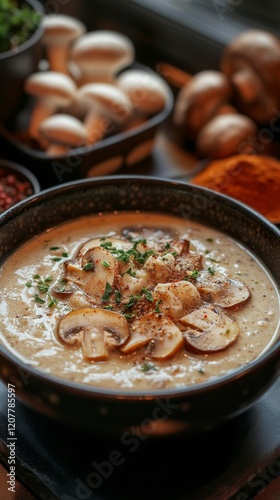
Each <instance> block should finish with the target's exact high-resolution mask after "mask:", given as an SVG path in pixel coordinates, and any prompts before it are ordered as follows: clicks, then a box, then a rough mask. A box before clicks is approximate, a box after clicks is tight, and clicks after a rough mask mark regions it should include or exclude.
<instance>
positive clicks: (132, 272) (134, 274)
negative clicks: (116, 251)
mask: <svg viewBox="0 0 280 500" xmlns="http://www.w3.org/2000/svg"><path fill="white" fill-rule="evenodd" d="M124 274H129V276H132V277H133V278H135V276H136V273H135V272H134V271H132V269H131V267H130V268H129V269H128V270H127V271H125V273H123V275H124ZM123 275H122V276H123Z"/></svg>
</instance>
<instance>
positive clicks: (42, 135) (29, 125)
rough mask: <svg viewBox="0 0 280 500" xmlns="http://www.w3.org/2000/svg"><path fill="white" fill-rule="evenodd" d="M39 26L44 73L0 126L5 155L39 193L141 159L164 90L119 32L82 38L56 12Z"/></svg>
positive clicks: (163, 103) (76, 26) (77, 26)
mask: <svg viewBox="0 0 280 500" xmlns="http://www.w3.org/2000/svg"><path fill="white" fill-rule="evenodd" d="M43 27H44V35H43V44H44V46H45V53H46V58H47V61H48V62H47V63H46V64H47V70H42V71H38V72H37V73H35V74H33V75H30V76H29V77H28V78H27V80H26V81H25V84H24V92H25V95H26V101H25V106H24V108H22V109H21V110H20V111H18V114H17V115H16V117H15V120H14V121H13V124H12V125H9V126H8V125H7V124H6V125H1V128H0V144H1V145H2V147H4V149H5V151H6V152H7V154H8V155H10V154H12V155H13V158H15V155H16V158H17V159H18V161H20V162H21V163H23V164H25V165H26V166H28V168H29V169H30V170H32V171H33V173H34V174H36V176H37V177H38V179H39V180H40V183H41V185H42V186H43V187H49V186H52V185H56V184H58V183H61V182H68V181H71V180H74V179H79V178H84V177H91V176H98V175H102V174H105V175H106V174H108V173H113V172H114V171H116V170H118V169H119V168H120V167H122V166H123V165H126V166H133V165H134V164H135V163H137V162H139V161H141V160H143V159H144V158H145V157H147V156H148V155H149V154H150V153H151V151H152V148H153V142H154V138H155V134H156V131H157V129H158V127H159V126H160V125H161V124H162V123H163V121H164V120H165V119H166V118H167V117H168V115H169V114H170V112H171V110H172V107H173V96H172V93H171V90H170V89H169V87H168V85H167V84H166V83H165V82H164V80H163V79H161V77H159V76H158V75H157V74H156V73H155V72H153V71H152V70H151V69H149V68H146V67H144V66H142V65H140V64H137V63H135V53H134V47H133V44H132V42H131V41H130V39H129V38H128V37H126V36H125V35H123V34H121V33H117V32H113V31H95V32H90V33H86V28H85V26H84V25H83V23H81V22H80V21H77V20H76V19H74V18H71V17H69V16H64V15H56V14H53V15H49V16H46V17H45V18H44V20H43ZM45 62H46V61H45Z"/></svg>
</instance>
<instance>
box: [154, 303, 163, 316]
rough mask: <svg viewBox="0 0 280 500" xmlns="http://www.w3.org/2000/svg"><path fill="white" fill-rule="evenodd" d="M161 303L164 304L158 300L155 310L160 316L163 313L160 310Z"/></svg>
mask: <svg viewBox="0 0 280 500" xmlns="http://www.w3.org/2000/svg"><path fill="white" fill-rule="evenodd" d="M161 302H162V300H157V302H156V305H155V309H154V311H155V313H158V314H160V313H161V310H160V308H159V305H160V303H161Z"/></svg>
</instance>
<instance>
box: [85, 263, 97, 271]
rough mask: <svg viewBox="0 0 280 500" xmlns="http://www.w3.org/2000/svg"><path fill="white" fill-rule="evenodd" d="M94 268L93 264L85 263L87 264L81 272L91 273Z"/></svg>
mask: <svg viewBox="0 0 280 500" xmlns="http://www.w3.org/2000/svg"><path fill="white" fill-rule="evenodd" d="M93 268H94V264H93V262H87V264H85V265H84V267H83V271H92V270H93Z"/></svg>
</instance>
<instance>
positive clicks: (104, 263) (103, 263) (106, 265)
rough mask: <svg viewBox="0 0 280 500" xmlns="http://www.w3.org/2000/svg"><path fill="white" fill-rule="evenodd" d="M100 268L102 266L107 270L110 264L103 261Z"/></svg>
mask: <svg viewBox="0 0 280 500" xmlns="http://www.w3.org/2000/svg"><path fill="white" fill-rule="evenodd" d="M102 266H104V267H106V268H107V269H108V267H110V264H109V262H107V261H106V260H103V262H102Z"/></svg>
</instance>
